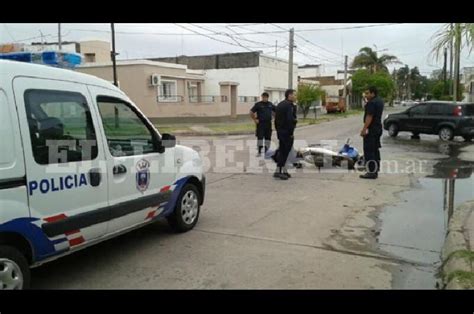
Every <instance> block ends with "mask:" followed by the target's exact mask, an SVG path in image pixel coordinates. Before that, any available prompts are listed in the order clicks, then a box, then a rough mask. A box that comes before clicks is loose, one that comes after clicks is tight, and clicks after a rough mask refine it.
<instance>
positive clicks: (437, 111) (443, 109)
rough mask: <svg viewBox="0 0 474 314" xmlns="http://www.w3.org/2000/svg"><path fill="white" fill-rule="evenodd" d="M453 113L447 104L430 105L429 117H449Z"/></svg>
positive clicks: (451, 107)
mask: <svg viewBox="0 0 474 314" xmlns="http://www.w3.org/2000/svg"><path fill="white" fill-rule="evenodd" d="M452 113H453V106H451V105H447V104H436V103H434V104H431V106H430V115H434V116H442V115H451V114H452Z"/></svg>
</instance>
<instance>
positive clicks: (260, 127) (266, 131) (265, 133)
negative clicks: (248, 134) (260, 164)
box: [255, 121, 272, 153]
mask: <svg viewBox="0 0 474 314" xmlns="http://www.w3.org/2000/svg"><path fill="white" fill-rule="evenodd" d="M255 135H256V136H257V146H258V152H259V153H260V152H262V148H263V145H264V140H265V152H267V150H268V149H269V148H270V143H271V140H272V122H271V121H268V122H267V121H262V122H259V123H258V124H257V128H256V130H255Z"/></svg>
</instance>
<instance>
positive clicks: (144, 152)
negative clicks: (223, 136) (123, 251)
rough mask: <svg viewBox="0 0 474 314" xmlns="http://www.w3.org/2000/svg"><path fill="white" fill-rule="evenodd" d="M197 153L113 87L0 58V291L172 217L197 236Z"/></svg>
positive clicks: (200, 197) (200, 180) (201, 183)
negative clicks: (79, 252) (40, 270)
mask: <svg viewBox="0 0 474 314" xmlns="http://www.w3.org/2000/svg"><path fill="white" fill-rule="evenodd" d="M204 192H205V176H204V175H203V173H202V162H201V159H200V157H199V155H198V153H197V152H196V151H194V150H192V149H191V148H187V147H183V146H180V145H176V140H175V138H174V137H173V136H172V135H169V134H160V133H159V132H158V130H157V129H156V128H155V127H154V126H153V124H152V123H150V121H149V120H148V119H147V118H146V117H145V116H144V115H143V113H141V111H140V110H139V109H138V108H137V106H135V105H134V104H133V102H132V101H131V100H130V99H129V98H128V97H127V96H126V95H125V94H124V93H123V92H122V91H121V90H119V89H118V88H116V87H115V86H114V85H112V84H110V83H109V82H107V81H105V80H102V79H99V78H97V77H94V76H90V75H86V74H81V73H77V72H74V71H71V70H65V69H58V68H54V67H48V66H44V65H36V64H30V63H23V62H16V61H5V60H0V289H15V288H16V289H22V288H27V287H28V286H29V282H30V271H29V269H30V267H36V266H39V265H41V264H43V263H45V262H48V261H51V260H53V259H56V258H58V257H61V256H64V255H66V254H69V253H72V252H74V251H77V250H79V249H82V248H85V247H87V246H90V245H92V244H95V243H98V242H101V241H103V240H106V239H108V238H111V237H114V236H117V235H120V234H122V233H124V232H127V231H130V230H132V229H135V228H138V227H141V226H144V225H146V224H148V223H151V222H154V221H155V220H156V219H158V218H160V217H166V218H167V219H168V221H169V223H170V225H171V226H172V228H173V229H175V230H176V231H178V232H184V231H187V230H190V229H192V228H193V227H194V225H195V224H196V222H197V220H198V217H199V210H200V206H201V205H202V203H203V201H204Z"/></svg>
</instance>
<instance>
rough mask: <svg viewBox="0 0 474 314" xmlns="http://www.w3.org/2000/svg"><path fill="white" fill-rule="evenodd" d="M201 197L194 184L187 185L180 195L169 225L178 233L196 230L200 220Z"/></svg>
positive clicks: (169, 218) (169, 219)
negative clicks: (195, 227)
mask: <svg viewBox="0 0 474 314" xmlns="http://www.w3.org/2000/svg"><path fill="white" fill-rule="evenodd" d="M200 197H201V195H200V194H199V191H198V189H197V188H196V186H194V185H193V184H190V183H188V184H186V185H185V186H184V187H183V189H182V190H181V193H180V194H179V197H178V200H177V202H176V207H175V209H174V211H173V213H172V214H171V216H169V217H168V223H169V224H170V226H171V228H172V229H173V230H174V231H176V232H186V231H189V230H191V229H192V228H194V226H195V225H196V223H197V221H198V218H199V211H200V206H199V204H200Z"/></svg>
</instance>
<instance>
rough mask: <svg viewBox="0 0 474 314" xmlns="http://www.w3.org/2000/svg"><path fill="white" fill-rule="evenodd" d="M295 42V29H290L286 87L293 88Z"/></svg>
mask: <svg viewBox="0 0 474 314" xmlns="http://www.w3.org/2000/svg"><path fill="white" fill-rule="evenodd" d="M294 43H295V29H294V28H291V29H290V53H289V56H288V89H292V88H293V48H295V47H294Z"/></svg>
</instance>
